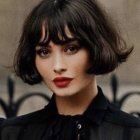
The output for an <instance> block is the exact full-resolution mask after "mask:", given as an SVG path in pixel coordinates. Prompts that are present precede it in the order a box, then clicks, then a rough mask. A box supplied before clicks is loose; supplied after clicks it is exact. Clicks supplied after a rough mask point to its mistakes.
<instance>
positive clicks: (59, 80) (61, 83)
mask: <svg viewBox="0 0 140 140" xmlns="http://www.w3.org/2000/svg"><path fill="white" fill-rule="evenodd" d="M72 80H73V78H69V77H56V78H55V79H54V80H53V82H54V84H55V85H56V86H57V87H66V86H68V85H69V83H70V82H71V81H72Z"/></svg>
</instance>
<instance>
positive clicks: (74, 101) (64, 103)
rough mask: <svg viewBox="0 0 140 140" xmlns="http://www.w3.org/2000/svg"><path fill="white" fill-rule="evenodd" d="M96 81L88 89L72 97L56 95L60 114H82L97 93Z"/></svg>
mask: <svg viewBox="0 0 140 140" xmlns="http://www.w3.org/2000/svg"><path fill="white" fill-rule="evenodd" d="M97 92H98V91H97V85H96V82H94V83H92V84H91V85H89V86H88V87H87V88H86V89H84V90H82V91H81V92H79V93H76V94H74V95H73V96H70V97H61V96H56V105H57V109H58V113H59V114H63V115H72V116H73V115H80V114H83V113H84V111H85V110H86V109H87V107H88V106H89V104H90V103H91V101H92V100H93V99H94V98H95V96H96V95H97Z"/></svg>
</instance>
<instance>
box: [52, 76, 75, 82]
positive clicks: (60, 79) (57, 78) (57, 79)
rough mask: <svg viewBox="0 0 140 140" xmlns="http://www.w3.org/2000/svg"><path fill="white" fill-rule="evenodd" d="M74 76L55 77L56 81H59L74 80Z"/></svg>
mask: <svg viewBox="0 0 140 140" xmlns="http://www.w3.org/2000/svg"><path fill="white" fill-rule="evenodd" d="M72 79H73V78H69V77H56V78H54V79H53V81H54V82H57V81H65V80H72Z"/></svg>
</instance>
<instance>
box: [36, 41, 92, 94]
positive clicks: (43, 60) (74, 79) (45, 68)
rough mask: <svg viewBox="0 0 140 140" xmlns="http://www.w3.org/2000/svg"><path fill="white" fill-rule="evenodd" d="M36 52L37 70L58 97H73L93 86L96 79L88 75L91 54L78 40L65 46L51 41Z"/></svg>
mask: <svg viewBox="0 0 140 140" xmlns="http://www.w3.org/2000/svg"><path fill="white" fill-rule="evenodd" d="M35 50H36V58H35V63H36V68H37V70H38V72H39V73H40V75H41V76H42V78H43V81H44V82H45V84H46V85H47V86H48V88H49V89H50V90H51V91H52V92H54V93H55V94H56V95H57V96H72V95H75V94H77V93H80V92H82V91H85V89H87V88H89V87H91V86H92V84H93V81H94V78H95V77H94V75H89V74H87V73H86V70H87V69H88V68H89V67H90V64H89V52H88V50H87V49H86V48H84V47H81V46H80V44H79V42H78V41H77V40H73V41H70V42H67V43H65V44H63V45H58V44H54V43H53V42H51V41H50V42H49V44H48V45H47V46H43V47H42V46H36V48H35Z"/></svg>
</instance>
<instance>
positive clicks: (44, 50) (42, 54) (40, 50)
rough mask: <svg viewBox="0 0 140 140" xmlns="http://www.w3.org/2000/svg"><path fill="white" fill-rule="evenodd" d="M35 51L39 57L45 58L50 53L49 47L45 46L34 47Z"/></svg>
mask: <svg viewBox="0 0 140 140" xmlns="http://www.w3.org/2000/svg"><path fill="white" fill-rule="evenodd" d="M36 53H37V54H38V55H39V56H40V57H41V58H47V57H49V55H50V51H49V49H47V48H46V47H41V48H37V49H36Z"/></svg>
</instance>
